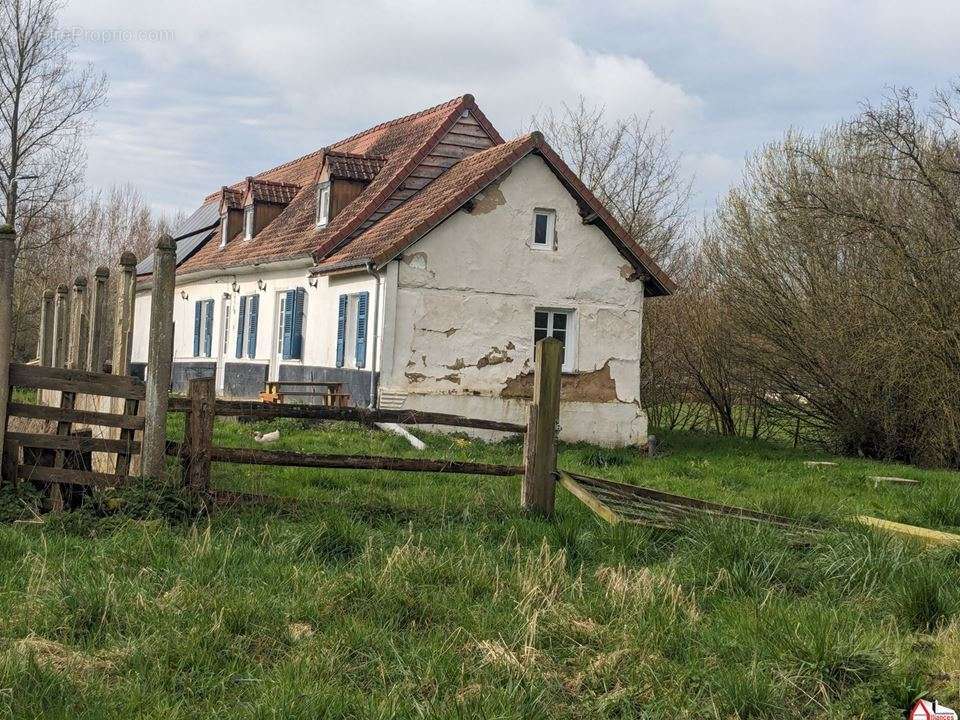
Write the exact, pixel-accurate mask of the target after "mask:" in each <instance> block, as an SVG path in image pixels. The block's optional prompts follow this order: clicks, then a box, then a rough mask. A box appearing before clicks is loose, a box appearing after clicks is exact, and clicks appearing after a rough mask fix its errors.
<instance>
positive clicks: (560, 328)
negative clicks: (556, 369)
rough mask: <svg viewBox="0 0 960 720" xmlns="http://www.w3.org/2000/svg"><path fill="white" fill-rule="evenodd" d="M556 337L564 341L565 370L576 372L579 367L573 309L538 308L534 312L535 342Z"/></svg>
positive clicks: (563, 369)
mask: <svg viewBox="0 0 960 720" xmlns="http://www.w3.org/2000/svg"><path fill="white" fill-rule="evenodd" d="M548 337H552V338H556V339H557V340H559V341H560V342H561V343H563V360H562V364H561V367H560V369H561V370H562V371H563V372H575V371H576V367H577V357H576V355H577V352H576V350H577V344H576V328H575V327H574V317H573V310H554V309H551V308H537V309H536V310H535V311H534V313H533V342H534V343H537V342H539V341H540V340H543V339H544V338H548Z"/></svg>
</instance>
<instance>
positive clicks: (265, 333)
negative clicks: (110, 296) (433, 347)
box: [133, 261, 382, 395]
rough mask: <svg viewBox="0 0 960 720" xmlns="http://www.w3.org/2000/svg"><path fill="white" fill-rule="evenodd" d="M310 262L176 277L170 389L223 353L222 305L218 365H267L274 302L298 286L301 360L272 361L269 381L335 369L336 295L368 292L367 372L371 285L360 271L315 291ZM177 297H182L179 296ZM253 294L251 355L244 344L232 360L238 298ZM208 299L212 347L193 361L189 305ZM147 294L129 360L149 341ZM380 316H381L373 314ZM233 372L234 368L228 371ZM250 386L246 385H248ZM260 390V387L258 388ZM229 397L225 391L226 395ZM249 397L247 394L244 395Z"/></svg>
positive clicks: (274, 330) (139, 306) (273, 337)
mask: <svg viewBox="0 0 960 720" xmlns="http://www.w3.org/2000/svg"><path fill="white" fill-rule="evenodd" d="M309 268H310V262H309V261H304V262H303V263H302V264H301V265H300V266H299V267H292V268H291V267H287V268H276V269H270V268H251V269H250V271H249V272H246V273H239V274H236V275H234V274H232V273H231V274H226V275H222V276H216V277H210V278H205V279H202V280H191V279H190V278H189V277H187V278H184V279H182V280H181V279H179V278H178V282H177V286H176V292H175V296H174V307H173V319H174V323H175V331H174V351H173V355H174V376H175V385H176V384H178V383H177V382H176V380H177V373H178V370H179V372H180V373H183V372H188V373H192V374H193V375H199V376H206V375H209V374H210V372H209V370H210V369H211V368H212V367H213V366H214V365H216V364H217V363H218V362H220V361H221V356H222V354H223V351H224V344H223V342H222V339H223V335H222V332H223V317H224V315H223V307H224V303H228V304H229V306H230V319H229V327H228V329H227V342H226V347H225V350H226V352H225V354H224V355H223V356H222V362H223V363H224V364H225V365H226V364H229V365H230V366H244V365H245V366H250V369H251V370H252V369H254V368H263V367H264V366H267V365H269V364H270V363H271V361H272V360H273V356H274V345H275V343H276V342H277V337H278V327H277V322H278V315H279V298H280V295H281V293H283V292H286V291H287V290H293V289H296V288H298V287H301V288H303V289H304V290H305V292H306V308H305V319H304V327H303V352H302V355H303V358H302V359H301V360H282V359H279V360H278V361H277V368H276V369H275V370H272V372H271V379H272V378H273V377H276V375H277V373H278V372H282V374H281V377H285V378H290V377H294V375H292V374H291V372H292V371H295V370H297V369H299V370H308V369H310V368H318V367H323V368H334V367H335V366H336V343H337V310H338V301H339V296H340V295H341V294H353V293H358V292H363V291H368V292H370V298H371V310H370V312H371V321H370V325H371V330H370V331H368V345H367V363H366V365H367V369H369V368H370V362H371V359H372V357H373V353H374V351H375V344H374V343H373V333H372V324H373V323H372V314H373V308H372V303H373V299H374V298H375V296H376V295H375V286H376V282H375V280H374V278H373V277H371V276H370V275H369V274H367V273H366V272H365V271H360V272H357V273H353V274H351V275H344V276H330V277H326V276H323V277H318V278H315V279H314V282H316V285H317V286H316V287H311V286H310V282H308V271H309ZM234 281H236V282H237V283H238V284H239V290H238V291H237V292H235V291H234V290H233V287H232V285H233V283H234ZM259 281H262V282H263V284H264V285H265V288H264V289H263V290H261V289H260V288H259V286H258V282H259ZM183 294H185V295H186V297H183ZM252 294H258V295H259V297H260V301H259V309H258V323H257V343H256V345H257V347H256V356H255V357H254V358H248V357H247V356H246V355H247V352H246V345H245V346H244V351H243V357H242V358H237V357H236V343H237V320H238V315H239V310H240V297H241V296H244V295H252ZM206 299H212V300H213V301H214V321H213V343H212V354H211V357H196V356H195V355H194V347H193V334H194V313H195V303H196V302H197V301H198V300H206ZM149 303H150V292H149V290H142V291H141V292H139V293H138V295H137V302H136V310H135V321H134V345H133V362H134V363H141V364H142V363H145V362H146V359H147V346H148V338H149ZM378 315H379V316H380V317H382V313H378ZM234 369H236V368H234ZM251 388H252V386H251ZM259 389H260V390H262V389H263V388H262V384H261V385H260V387H259ZM227 394H230V393H227ZM244 394H245V395H250V392H246V393H244Z"/></svg>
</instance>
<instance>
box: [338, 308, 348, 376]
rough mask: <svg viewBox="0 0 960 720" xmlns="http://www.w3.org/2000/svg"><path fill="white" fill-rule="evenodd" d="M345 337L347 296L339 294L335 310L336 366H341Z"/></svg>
mask: <svg viewBox="0 0 960 720" xmlns="http://www.w3.org/2000/svg"><path fill="white" fill-rule="evenodd" d="M346 338H347V296H346V295H341V296H340V305H339V309H338V311H337V367H343V357H344V350H345V349H346Z"/></svg>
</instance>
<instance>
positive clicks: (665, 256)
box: [532, 97, 692, 271]
mask: <svg viewBox="0 0 960 720" xmlns="http://www.w3.org/2000/svg"><path fill="white" fill-rule="evenodd" d="M532 124H533V125H534V126H535V127H538V128H539V129H540V130H542V131H543V132H544V134H545V135H546V136H547V138H548V139H549V141H550V143H551V144H552V145H553V146H554V148H555V149H556V150H557V152H558V153H560V155H561V156H562V157H563V159H564V161H565V162H566V163H567V164H568V165H569V166H570V167H571V169H573V171H574V172H575V173H577V175H579V176H580V178H581V179H582V180H583V182H584V183H585V184H586V185H587V187H589V188H590V190H591V191H593V193H594V194H596V195H597V197H598V198H599V199H600V200H601V201H602V202H603V203H604V204H605V205H606V207H607V208H609V210H610V211H611V212H612V213H613V214H614V216H615V217H616V218H617V220H618V221H619V222H620V223H621V224H622V225H623V226H624V228H625V229H626V230H627V232H629V233H630V235H631V236H632V237H633V238H634V239H635V240H636V241H637V242H638V243H639V244H640V245H641V246H642V247H643V248H644V249H645V250H646V251H647V252H648V253H650V255H651V256H652V257H653V258H654V259H656V260H657V261H658V262H659V263H661V264H662V265H663V266H664V267H665V268H666V269H667V270H668V271H669V270H672V266H673V265H674V264H675V262H676V260H677V256H678V255H679V254H681V253H682V251H683V247H684V231H685V226H686V221H687V203H688V200H689V198H690V189H691V182H692V181H691V180H690V179H688V178H684V177H683V174H682V172H681V167H680V159H679V157H678V156H676V155H674V154H673V153H672V151H671V149H670V136H669V135H668V134H667V133H666V132H665V131H664V130H662V129H659V128H656V127H654V126H653V125H652V123H651V118H650V117H649V116H647V117H640V116H637V115H632V116H630V117H627V118H610V117H609V116H608V115H607V113H606V111H605V109H604V108H603V107H599V106H589V105H587V103H586V100H584V98H582V97H581V98H580V99H579V100H578V102H577V104H576V105H573V106H571V105H567V104H563V105H561V106H560V108H559V109H550V110H547V111H545V112H543V113H541V114H540V115H538V116H535V117H534V118H533V119H532Z"/></svg>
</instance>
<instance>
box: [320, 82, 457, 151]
mask: <svg viewBox="0 0 960 720" xmlns="http://www.w3.org/2000/svg"><path fill="white" fill-rule="evenodd" d="M463 101H468V102H473V95H471V94H470V93H466V94H465V95H459V96H457V97H455V98H453V99H452V100H447V101H446V102H442V103H440V104H439V105H434V106H433V107H429V108H426V109H425V110H419V111H417V112H415V113H410V114H409V115H403V116H401V117H398V118H394V119H393V120H387V121H386V122H382V123H379V124H378V125H374V126H373V127H371V128H368V129H366V130H363V131H362V132H358V133H354V134H353V135H351V136H350V137H348V138H344V139H343V140H338V141H337V142H335V143H334V144H333V145H331V146H330V149H333V148H335V147H337V146H339V145H346V144H347V143H348V142H353V141H354V140H357V139H358V138H362V137H363V136H364V135H369V134H370V133H372V132H376V131H377V130H382V129H383V128H387V127H393V126H394V125H401V124H403V123H406V122H410V121H411V120H416V119H417V118H421V117H423V116H424V115H429V114H430V113H434V112H436V111H437V110H441V109H443V108H445V107H449V106H450V105H455V104H457V103H460V102H463Z"/></svg>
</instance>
